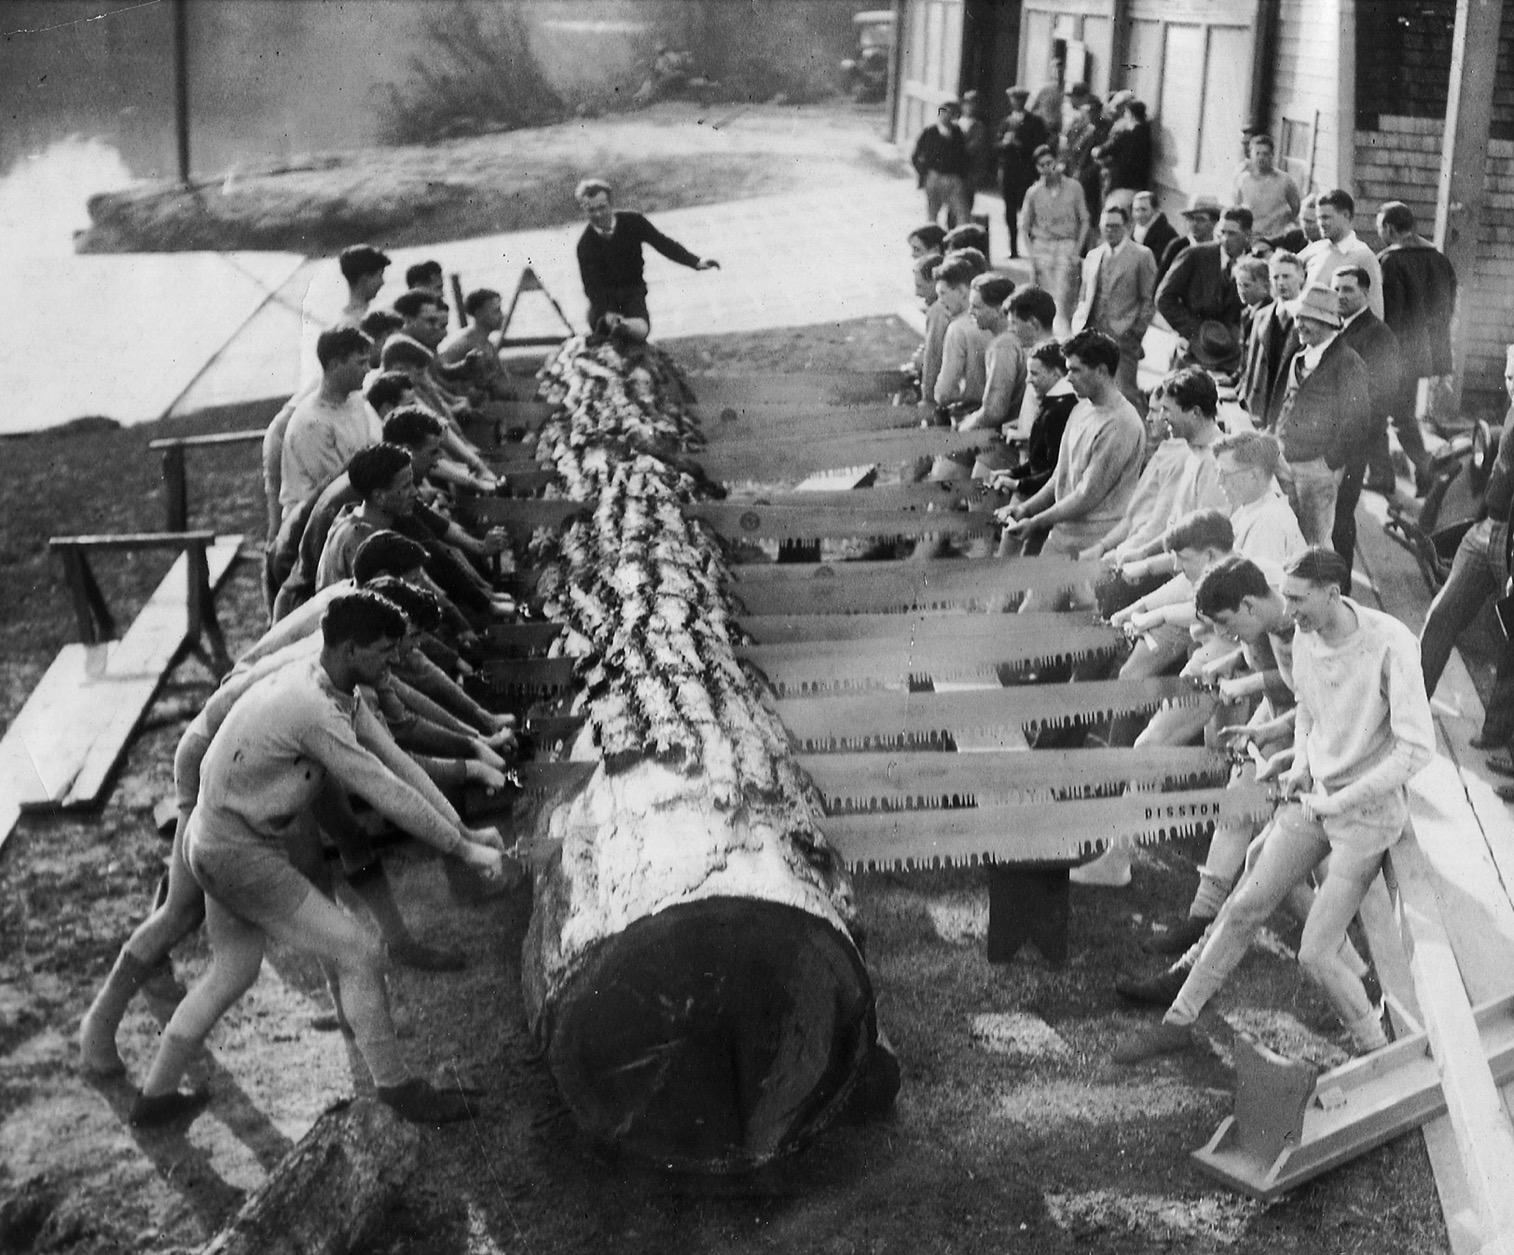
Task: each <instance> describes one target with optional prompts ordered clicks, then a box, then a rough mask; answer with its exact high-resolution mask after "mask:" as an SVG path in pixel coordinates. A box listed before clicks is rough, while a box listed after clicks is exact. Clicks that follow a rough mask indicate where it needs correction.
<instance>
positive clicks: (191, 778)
mask: <svg viewBox="0 0 1514 1255" xmlns="http://www.w3.org/2000/svg"><path fill="white" fill-rule="evenodd" d="M209 748H210V738H209V737H208V736H204V735H202V734H201V733H199V732H196V731H195V730H194V729H193V728H190V729H188V730H186V731H185V733H184V735H183V736H181V737H180V738H179V748H178V749H176V750H175V751H174V755H173V792H174V802H175V804H176V805H177V806H178V808H179V814H181V815H187V814H189V812H190V811H192V810H194V808H195V802H196V801H198V800H199V797H200V764H201V763H202V762H204V761H205V751H206V750H208V749H209Z"/></svg>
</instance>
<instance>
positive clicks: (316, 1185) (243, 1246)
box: [200, 1098, 421, 1255]
mask: <svg viewBox="0 0 1514 1255" xmlns="http://www.w3.org/2000/svg"><path fill="white" fill-rule="evenodd" d="M420 1140H421V1139H420V1133H419V1131H418V1130H417V1129H416V1127H415V1126H414V1125H412V1124H406V1123H405V1122H404V1121H403V1120H401V1119H400V1118H399V1117H398V1116H397V1115H395V1114H394V1112H392V1111H391V1110H390V1109H389V1108H388V1107H386V1106H384V1105H383V1103H381V1102H379V1101H377V1100H376V1099H372V1098H362V1099H358V1100H356V1101H351V1102H344V1103H339V1104H338V1105H336V1106H334V1107H332V1108H331V1109H330V1110H328V1111H327V1112H325V1114H323V1115H322V1116H321V1118H320V1119H319V1120H317V1121H316V1122H315V1124H314V1125H312V1126H311V1129H310V1132H309V1133H307V1134H305V1136H304V1137H303V1138H301V1139H300V1141H299V1144H298V1145H296V1146H295V1148H294V1149H293V1150H291V1151H290V1152H289V1153H288V1154H287V1155H285V1156H284V1158H283V1159H282V1160H280V1161H279V1164H278V1166H277V1167H276V1168H274V1170H273V1172H272V1174H271V1175H270V1176H269V1178H268V1180H267V1181H265V1182H264V1183H263V1184H262V1186H260V1187H259V1188H258V1189H257V1190H256V1191H255V1192H254V1193H253V1194H252V1196H251V1197H250V1198H248V1200H247V1201H246V1202H245V1203H244V1204H243V1205H242V1209H241V1210H240V1211H239V1212H237V1214H236V1216H235V1218H233V1220H232V1221H231V1223H230V1224H228V1225H227V1226H226V1228H224V1229H223V1230H221V1232H220V1233H219V1234H217V1235H216V1236H215V1238H213V1239H212V1240H211V1241H210V1243H209V1244H208V1245H206V1246H204V1247H202V1248H201V1253H200V1255H346V1252H348V1251H353V1250H360V1249H362V1243H363V1242H364V1241H365V1239H366V1238H367V1237H369V1236H371V1234H372V1232H373V1229H374V1226H375V1225H376V1224H377V1223H378V1222H379V1221H380V1220H382V1218H383V1216H384V1213H385V1212H387V1211H388V1210H389V1207H390V1205H391V1204H392V1203H393V1201H394V1198H395V1196H396V1195H397V1194H398V1193H399V1191H400V1189H401V1188H402V1187H403V1186H404V1184H405V1182H406V1181H407V1180H408V1179H409V1177H410V1174H411V1173H412V1172H413V1171H414V1170H415V1165H416V1161H417V1159H418V1158H419V1155H420Z"/></svg>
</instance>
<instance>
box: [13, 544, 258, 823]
mask: <svg viewBox="0 0 1514 1255" xmlns="http://www.w3.org/2000/svg"><path fill="white" fill-rule="evenodd" d="M241 542H242V538H241V537H240V536H222V537H217V536H215V535H214V534H213V533H211V532H179V533H171V534H151V533H150V534H147V535H127V536H60V537H55V538H54V539H53V540H52V541H51V542H50V544H51V546H52V547H53V548H54V549H55V550H56V551H57V552H58V553H59V554H60V555H61V557H62V559H63V562H64V566H65V569H66V571H67V573H68V580H69V591H70V594H71V595H72V598H73V603H74V613H75V616H76V618H77V620H78V626H79V636H80V643H78V644H72V645H65V646H64V647H63V649H62V651H61V652H60V653H59V654H58V657H57V658H56V659H54V661H53V663H52V665H51V666H50V667H49V668H48V670H47V671H46V673H45V674H44V675H43V677H42V680H41V682H40V683H39V684H38V685H37V687H36V689H35V690H33V692H32V694H31V696H30V697H29V698H28V699H27V702H26V705H25V706H24V707H23V708H22V710H21V712H20V714H18V715H17V716H16V718H15V720H14V721H13V722H12V724H11V726H10V728H9V729H8V730H7V732H6V734H5V737H4V739H3V740H0V843H3V842H4V840H5V838H6V837H7V836H9V835H10V831H11V829H12V827H14V825H15V822H16V819H17V817H18V816H19V814H20V813H21V812H22V811H25V810H36V809H59V808H73V807H88V806H94V805H96V804H97V803H98V802H99V801H100V800H101V798H102V797H103V795H104V792H105V789H106V786H107V784H108V783H109V781H110V778H111V776H112V774H113V773H114V771H115V768H116V766H117V765H118V764H119V762H120V761H121V758H122V757H123V755H124V754H125V752H126V747H127V745H128V744H129V743H130V740H131V737H132V734H133V732H134V731H135V730H136V727H137V725H138V723H140V721H141V719H142V716H143V714H144V713H145V712H146V710H147V708H148V707H149V706H150V705H151V703H152V701H153V698H154V697H155V696H156V695H157V692H158V689H159V688H160V687H161V685H162V683H163V679H164V677H165V676H166V675H167V674H168V672H169V670H170V669H171V668H172V666H173V665H174V662H175V661H176V660H177V659H178V657H179V656H180V654H181V653H182V652H183V650H184V649H185V648H186V647H189V648H192V649H194V650H195V651H196V652H197V653H199V654H200V655H201V656H202V657H205V658H206V659H207V661H208V662H209V663H210V665H211V666H212V667H213V668H215V669H216V670H217V671H219V670H221V669H222V668H224V667H225V666H227V665H229V659H228V658H227V656H226V644H225V641H224V639H223V638H222V635H221V628H220V624H219V622H218V621H217V619H216V615H215V609H214V606H213V603H212V599H213V597H214V595H215V591H216V589H217V588H218V587H219V586H220V584H221V583H222V581H223V580H224V579H225V577H226V575H227V573H228V572H229V571H230V570H231V567H232V565H233V563H234V562H235V561H236V557H237V553H238V550H239V548H240V546H241ZM164 548H168V549H175V550H179V551H180V552H179V556H178V558H177V560H176V561H175V562H174V564H173V566H172V567H171V568H170V569H169V571H168V574H167V575H166V576H164V578H163V580H162V582H161V583H160V584H159V585H158V587H157V589H156V590H155V591H154V592H153V594H152V596H151V597H150V598H149V599H148V601H147V604H146V605H145V606H143V608H142V610H141V613H139V614H138V615H137V617H136V619H135V621H134V622H133V623H132V625H131V627H130V628H128V629H127V631H126V633H125V635H123V636H122V637H121V639H120V640H113V639H111V638H112V637H113V636H114V635H115V620H114V617H113V616H112V614H111V612H110V608H109V606H107V605H106V602H105V598H104V596H103V594H102V593H101V591H100V587H99V584H98V583H97V582H96V581H95V578H94V573H93V571H91V569H90V565H89V557H90V555H91V554H92V553H96V552H100V551H107V552H114V551H128V552H133V551H138V550H144V549H164Z"/></svg>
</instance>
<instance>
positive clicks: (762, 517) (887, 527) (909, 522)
mask: <svg viewBox="0 0 1514 1255" xmlns="http://www.w3.org/2000/svg"><path fill="white" fill-rule="evenodd" d="M869 491H870V490H863V491H861V492H859V493H857V494H856V496H857V497H858V498H859V500H856V501H848V502H846V503H844V504H842V505H834V506H824V505H820V506H817V505H815V504H813V503H811V502H808V501H802V500H799V501H796V502H795V503H794V504H784V505H756V504H741V505H737V504H732V503H730V502H724V501H714V502H707V501H701V502H695V503H693V504H690V505H686V506H683V507H682V509H683V512H684V514H685V515H686V516H687V517H689V518H695V519H699V520H701V521H702V522H704V523H706V524H707V525H709V526H710V527H711V528H712V529H713V530H714V531H715V532H717V533H718V534H720V535H722V536H724V537H726V538H727V539H728V540H733V541H742V540H748V541H751V540H817V539H821V538H827V539H837V540H840V539H847V538H851V537H869V536H926V535H949V536H977V535H988V534H991V533H997V531H998V524H997V523H996V522H995V520H994V517H993V515H992V514H989V513H987V512H976V511H964V510H955V509H951V508H943V509H941V510H939V511H934V510H925V509H903V508H898V507H891V506H888V505H873V504H871V503H870V502H868V501H867V500H866V498H867V497H868V495H869ZM789 496H790V497H798V496H800V494H789ZM469 508H470V511H471V513H472V516H473V518H474V519H476V520H477V521H478V522H480V523H487V524H489V525H491V526H494V527H503V528H505V529H506V530H507V531H509V532H511V533H513V534H515V535H520V536H529V535H531V534H532V533H533V532H535V531H536V530H538V529H539V528H547V529H549V530H552V531H558V530H560V529H562V528H563V527H565V526H566V525H567V524H568V523H569V522H571V521H572V520H573V519H575V518H577V517H579V516H581V515H587V514H590V513H592V510H593V505H592V503H590V502H584V501H566V500H562V499H560V498H558V499H553V500H551V501H541V500H533V499H516V498H506V497H480V498H478V499H477V500H475V501H474V502H472V503H471V505H470V507H469Z"/></svg>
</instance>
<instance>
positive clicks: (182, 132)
mask: <svg viewBox="0 0 1514 1255" xmlns="http://www.w3.org/2000/svg"><path fill="white" fill-rule="evenodd" d="M173 78H174V122H175V127H176V130H177V132H178V141H179V182H180V183H182V184H184V186H186V187H188V186H189V0H173Z"/></svg>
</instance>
